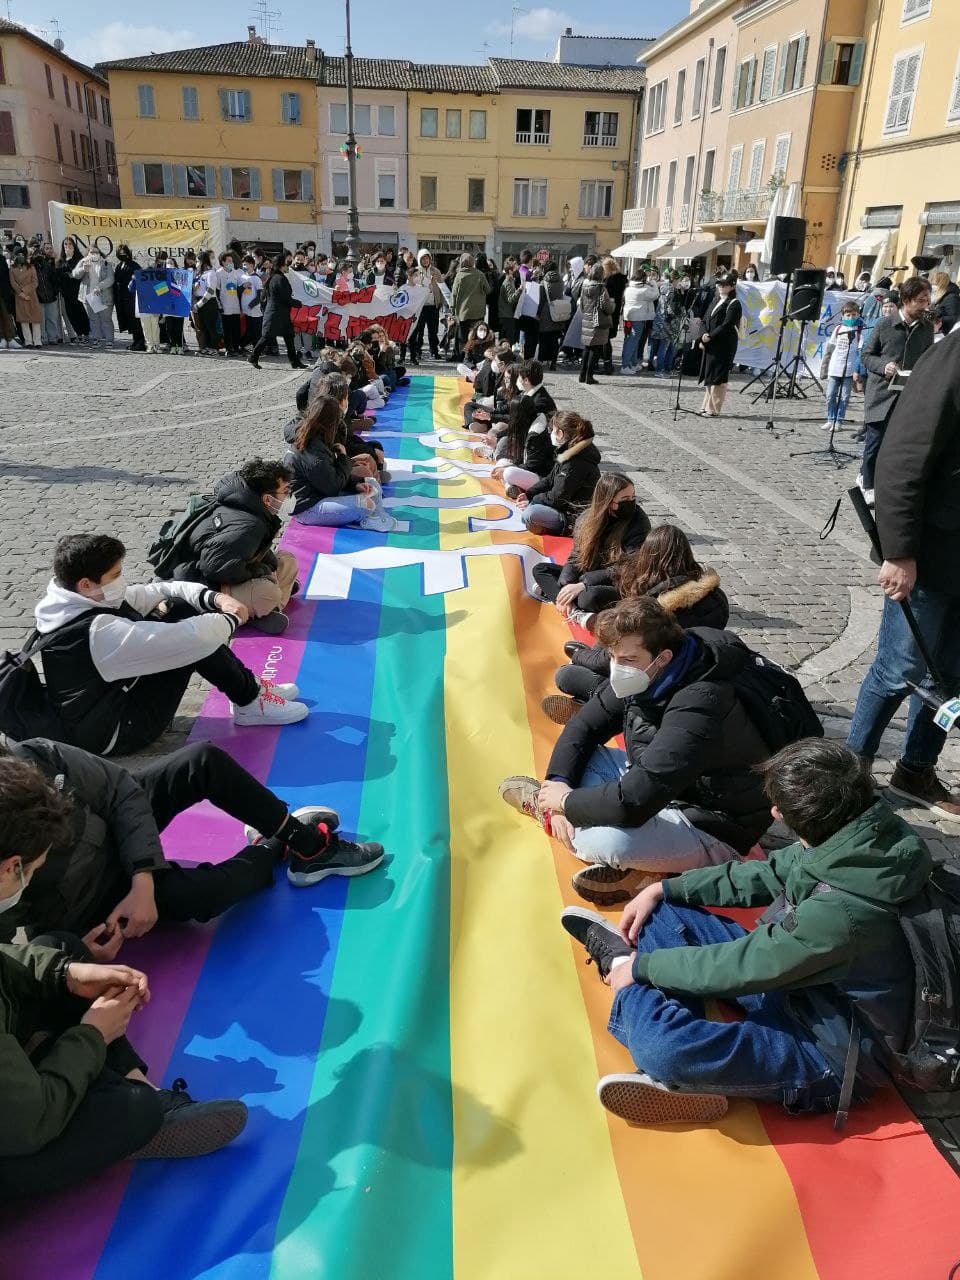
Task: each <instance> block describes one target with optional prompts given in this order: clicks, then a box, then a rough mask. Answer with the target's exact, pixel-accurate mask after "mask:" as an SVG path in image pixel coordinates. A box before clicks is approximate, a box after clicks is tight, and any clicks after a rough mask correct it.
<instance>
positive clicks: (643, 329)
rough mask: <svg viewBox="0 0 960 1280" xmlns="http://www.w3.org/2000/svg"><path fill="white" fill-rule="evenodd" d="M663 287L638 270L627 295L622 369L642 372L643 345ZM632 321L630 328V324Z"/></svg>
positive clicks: (624, 312) (624, 302) (633, 276)
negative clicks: (650, 280) (652, 282)
mask: <svg viewBox="0 0 960 1280" xmlns="http://www.w3.org/2000/svg"><path fill="white" fill-rule="evenodd" d="M658 297H659V290H658V288H657V286H656V285H655V284H648V283H647V277H646V275H645V273H644V272H643V271H635V272H634V273H633V275H632V276H631V277H630V282H629V284H628V285H627V287H626V290H625V291H624V295H623V319H624V336H623V351H622V352H621V354H620V372H621V373H639V372H640V370H641V369H642V367H643V363H642V357H643V348H644V346H645V345H646V340H647V337H648V335H649V333H650V329H651V327H652V326H653V317H654V316H655V315H656V312H657V299H658ZM628 324H629V326H630V327H629V329H627V325H628Z"/></svg>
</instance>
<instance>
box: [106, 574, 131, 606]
mask: <svg viewBox="0 0 960 1280" xmlns="http://www.w3.org/2000/svg"><path fill="white" fill-rule="evenodd" d="M126 594H127V582H126V579H125V578H124V576H123V574H122V573H121V575H120V577H119V578H114V580H113V582H107V583H104V584H103V585H101V587H100V598H101V600H102V601H103V603H104V604H105V605H108V606H109V607H110V608H111V609H115V608H116V607H117V605H119V604H123V600H124V597H125V596H126Z"/></svg>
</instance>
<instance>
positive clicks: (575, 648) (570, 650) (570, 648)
mask: <svg viewBox="0 0 960 1280" xmlns="http://www.w3.org/2000/svg"><path fill="white" fill-rule="evenodd" d="M589 648H590V646H589V645H588V644H584V643H583V641H582V640H568V641H567V643H566V644H565V645H564V646H563V652H564V653H565V654H566V655H567V657H568V658H573V656H574V655H575V654H578V653H579V652H580V650H581V649H589Z"/></svg>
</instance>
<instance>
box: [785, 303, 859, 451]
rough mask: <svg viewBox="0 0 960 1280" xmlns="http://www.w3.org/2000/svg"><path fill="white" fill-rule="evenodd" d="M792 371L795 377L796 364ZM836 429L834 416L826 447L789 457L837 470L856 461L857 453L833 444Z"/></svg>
mask: <svg viewBox="0 0 960 1280" xmlns="http://www.w3.org/2000/svg"><path fill="white" fill-rule="evenodd" d="M804 323H806V322H804ZM800 337H801V341H802V339H803V326H801V328H800ZM853 343H854V338H853V337H852V336H851V338H850V341H849V342H848V343H847V349H846V352H845V353H844V357H843V377H842V378H841V382H845V381H846V378H847V365H848V364H849V363H850V348H851V347H852V346H853ZM801 349H802V348H801ZM804 364H806V361H804ZM793 373H794V377H796V373H797V369H796V366H794V370H793ZM817 386H818V387H819V386H820V383H819V381H818V382H817ZM821 390H822V388H821ZM801 394H802V393H801ZM841 394H842V392H841ZM836 431H837V420H836V418H834V419H833V421H832V422H831V424H830V439H829V440H828V441H827V447H826V448H825V449H800V450H798V451H797V452H796V453H791V454H790V457H791V458H812V459H813V460H814V462H832V463H833V465H834V466H835V467H836V469H837V470H838V471H839V470H840V468H841V467H845V466H846V465H847V463H848V462H856V461H857V459H858V458H859V457H860V455H859V454H858V453H848V452H847V451H846V450H845V449H837V448H836V447H835V446H834V443H833V437H834V435H835V434H836Z"/></svg>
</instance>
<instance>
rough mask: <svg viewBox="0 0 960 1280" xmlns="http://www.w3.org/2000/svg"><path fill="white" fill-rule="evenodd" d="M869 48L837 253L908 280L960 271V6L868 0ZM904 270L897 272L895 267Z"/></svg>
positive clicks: (857, 265) (850, 266)
mask: <svg viewBox="0 0 960 1280" xmlns="http://www.w3.org/2000/svg"><path fill="white" fill-rule="evenodd" d="M866 29H867V32H868V35H869V44H870V48H869V52H868V57H867V63H866V68H865V71H864V78H863V82H862V84H861V85H860V89H859V91H858V94H857V101H856V104H855V111H854V116H853V120H852V125H851V129H850V134H849V138H848V144H847V159H846V164H845V167H844V174H843V189H842V194H841V212H840V220H839V240H840V245H839V249H838V254H839V256H840V259H841V262H842V263H843V265H844V266H845V267H846V269H847V272H848V278H849V273H851V272H856V271H857V270H860V269H863V268H868V269H870V270H871V271H872V272H873V273H874V275H875V276H876V275H879V274H884V273H885V274H890V275H892V276H894V278H895V279H902V278H903V274H904V273H906V274H910V273H912V271H913V269H914V268H913V266H912V265H911V259H912V258H914V257H918V256H923V257H926V258H929V259H933V260H935V262H936V264H937V265H939V266H940V267H941V268H942V269H944V270H946V271H947V272H948V273H949V274H950V276H951V277H952V278H953V279H954V280H956V279H957V278H958V275H960V6H958V5H957V4H956V3H955V2H954V0H868V3H867V16H866ZM897 269H899V270H900V274H899V275H898V274H897Z"/></svg>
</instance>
